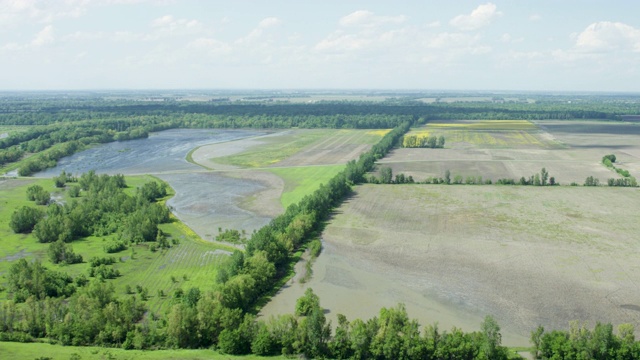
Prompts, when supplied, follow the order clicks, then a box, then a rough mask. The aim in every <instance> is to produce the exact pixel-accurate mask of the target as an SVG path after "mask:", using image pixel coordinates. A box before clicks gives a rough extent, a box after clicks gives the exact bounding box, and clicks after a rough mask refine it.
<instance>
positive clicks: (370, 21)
mask: <svg viewBox="0 0 640 360" xmlns="http://www.w3.org/2000/svg"><path fill="white" fill-rule="evenodd" d="M406 20H407V17H406V16H404V15H398V16H379V15H375V14H374V13H372V12H371V11H368V10H358V11H354V12H352V13H351V14H349V15H347V16H344V17H343V18H341V19H340V25H342V26H364V27H375V26H379V25H382V24H389V23H391V24H400V23H403V22H405V21H406Z"/></svg>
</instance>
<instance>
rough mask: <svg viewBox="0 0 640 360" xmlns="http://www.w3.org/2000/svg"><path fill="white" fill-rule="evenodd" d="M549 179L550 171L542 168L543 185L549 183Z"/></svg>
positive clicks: (541, 178)
mask: <svg viewBox="0 0 640 360" xmlns="http://www.w3.org/2000/svg"><path fill="white" fill-rule="evenodd" d="M547 179H549V172H547V169H545V168H542V170H540V181H541V183H542V186H546V185H547Z"/></svg>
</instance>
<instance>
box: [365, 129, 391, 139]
mask: <svg viewBox="0 0 640 360" xmlns="http://www.w3.org/2000/svg"><path fill="white" fill-rule="evenodd" d="M390 131H391V129H382V130H371V131H367V135H377V136H380V137H383V136H385V135H387V133H388V132H390Z"/></svg>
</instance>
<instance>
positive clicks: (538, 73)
mask: <svg viewBox="0 0 640 360" xmlns="http://www.w3.org/2000/svg"><path fill="white" fill-rule="evenodd" d="M638 14H640V2H639V1H634V0H626V1H589V0H581V1H558V0H554V1H551V0H539V1H491V2H484V1H431V0H407V1H376V0H369V1H359V0H342V1H334V0H324V1H302V0H269V1H267V0H261V1H257V0H235V1H233V0H227V1H218V0H209V1H207V0H197V1H196V0H173V1H172V0H156V1H152V0H146V1H145V0H49V1H36V0H0V89H3V90H28V89H31V90H36V89H37V90H40V89H44V90H48V89H51V90H53V89H156V88H160V89H175V88H182V89H184V88H198V89H427V90H429V89H445V90H538V91H634V92H638V91H640V16H638Z"/></svg>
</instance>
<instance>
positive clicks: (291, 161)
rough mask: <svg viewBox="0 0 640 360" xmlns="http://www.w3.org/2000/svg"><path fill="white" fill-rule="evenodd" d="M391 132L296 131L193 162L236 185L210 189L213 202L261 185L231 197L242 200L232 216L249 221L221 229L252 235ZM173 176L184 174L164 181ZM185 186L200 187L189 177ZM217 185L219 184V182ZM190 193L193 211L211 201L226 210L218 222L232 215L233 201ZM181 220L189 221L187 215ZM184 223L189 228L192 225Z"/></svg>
mask: <svg viewBox="0 0 640 360" xmlns="http://www.w3.org/2000/svg"><path fill="white" fill-rule="evenodd" d="M388 132H389V130H344V129H341V130H336V129H318V130H316V129H313V130H301V129H294V130H288V131H282V132H276V133H272V134H268V135H264V136H257V137H250V138H246V139H241V140H236V141H229V142H222V143H217V144H211V145H205V146H200V147H198V148H196V149H195V150H194V151H192V152H190V154H189V158H190V161H192V162H193V163H195V164H198V165H201V166H202V167H204V168H206V169H209V170H210V171H211V172H210V173H208V174H206V176H209V177H212V176H223V177H225V178H226V179H231V180H230V181H233V182H234V184H235V185H236V186H234V184H232V185H230V187H228V188H225V187H223V190H215V189H213V188H212V189H210V190H208V191H215V192H216V195H214V196H212V197H211V199H220V198H221V197H222V198H224V197H225V194H227V193H229V192H231V193H232V194H237V193H239V191H240V190H238V189H237V185H238V181H240V184H242V182H243V181H248V182H251V183H253V184H257V185H256V186H254V188H252V190H247V191H244V190H243V191H244V193H242V194H241V195H240V196H235V195H234V196H232V200H233V199H238V198H241V200H240V201H239V202H237V203H233V205H232V206H231V212H232V213H234V211H235V210H234V209H236V208H239V209H242V210H240V212H242V211H243V210H244V212H245V214H246V215H245V216H247V218H246V219H245V220H241V221H237V220H238V219H244V218H243V215H241V214H240V213H238V214H236V215H233V214H232V215H231V218H232V219H230V220H229V221H227V222H224V221H223V222H222V225H220V226H221V227H223V228H237V229H243V230H246V231H247V232H251V231H252V230H254V229H257V228H259V227H260V226H262V225H264V224H266V223H267V222H268V221H269V218H273V217H275V216H277V215H279V214H281V213H282V212H283V211H284V209H286V208H287V206H289V205H291V204H294V203H297V202H298V201H299V200H300V199H302V198H303V197H304V196H305V195H308V194H311V193H313V191H315V190H316V189H317V188H318V187H319V186H320V184H322V183H327V182H328V181H329V180H330V179H331V178H332V177H333V176H334V175H335V174H337V173H338V172H340V171H341V170H342V169H343V168H344V166H345V164H346V163H347V162H348V161H350V160H353V159H357V158H358V157H359V156H360V154H362V153H363V152H365V151H367V150H368V149H370V148H371V146H372V145H373V144H375V143H376V142H378V141H379V140H380V139H381V138H382V137H383V136H384V135H385V134H386V133H388ZM174 176H180V177H183V176H182V175H163V176H161V177H162V178H163V179H166V180H167V181H169V183H172V184H173V183H175V182H174V181H172V180H171V177H174ZM203 176H205V174H203ZM185 179H186V178H185ZM233 179H238V180H233ZM186 181H189V182H194V183H195V182H197V181H194V180H193V176H191V175H190V176H189V179H188V180H186ZM223 182H224V181H223ZM216 183H218V184H220V182H219V181H218V182H216ZM248 188H249V184H247V185H245V186H243V187H242V189H245V190H246V189H248ZM218 189H219V188H218ZM233 189H236V190H233ZM184 193H188V192H186V191H185V192H184ZM192 194H193V195H191V196H190V201H187V202H185V203H188V204H190V205H189V206H197V204H199V203H203V202H207V203H208V204H209V205H208V206H215V205H212V204H216V203H218V204H220V206H223V207H225V210H224V211H218V212H217V213H216V218H217V219H216V221H217V222H220V219H221V218H222V219H224V218H225V217H226V216H227V214H226V213H228V212H229V210H228V208H227V207H228V206H229V204H230V203H232V201H222V202H218V201H208V200H205V197H203V196H202V193H195V194H194V193H193V192H192ZM197 197H200V198H199V199H198V198H197ZM176 201H177V200H176ZM194 204H195V205H194ZM247 211H248V213H247ZM214 212H215V211H214ZM196 216H198V215H196ZM181 219H186V217H185V216H183V217H181ZM200 219H201V220H202V221H203V222H204V221H206V219H209V218H208V217H200ZM185 221H186V222H187V223H188V224H190V226H191V224H192V223H194V222H193V221H191V222H190V221H189V220H185ZM257 225H260V226H257ZM192 227H193V226H192ZM195 227H198V226H195ZM196 231H197V232H198V233H199V234H201V236H203V238H207V239H208V238H209V237H211V236H212V233H202V232H201V231H198V230H196Z"/></svg>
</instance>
